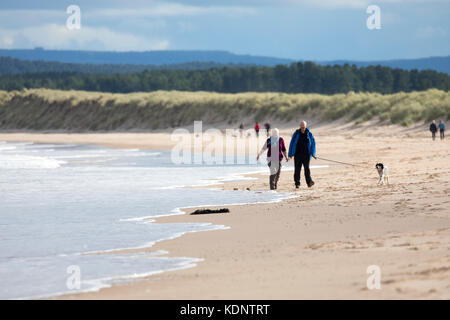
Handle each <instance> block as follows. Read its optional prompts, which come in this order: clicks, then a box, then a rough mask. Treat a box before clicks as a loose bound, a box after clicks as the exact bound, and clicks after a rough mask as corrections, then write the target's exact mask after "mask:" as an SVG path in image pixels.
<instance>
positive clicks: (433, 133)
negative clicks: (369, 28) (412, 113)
mask: <svg viewBox="0 0 450 320" xmlns="http://www.w3.org/2000/svg"><path fill="white" fill-rule="evenodd" d="M430 131H431V138H432V139H433V141H434V139H436V132H437V126H436V120H433V122H432V123H431V124H430Z"/></svg>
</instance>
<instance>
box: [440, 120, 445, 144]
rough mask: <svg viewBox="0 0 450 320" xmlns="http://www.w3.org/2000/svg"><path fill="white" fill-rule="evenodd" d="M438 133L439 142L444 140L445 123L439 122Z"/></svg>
mask: <svg viewBox="0 0 450 320" xmlns="http://www.w3.org/2000/svg"><path fill="white" fill-rule="evenodd" d="M439 133H440V134H441V140H444V138H445V123H444V122H442V120H440V121H439Z"/></svg>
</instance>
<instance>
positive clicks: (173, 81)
mask: <svg viewBox="0 0 450 320" xmlns="http://www.w3.org/2000/svg"><path fill="white" fill-rule="evenodd" d="M25 88H26V89H31V88H47V89H60V90H84V91H99V92H111V93H130V92H151V91H157V90H179V91H213V92H221V93H238V92H284V93H320V94H336V93H347V92H351V91H353V92H377V93H382V94H391V93H397V92H412V91H424V90H428V89H430V88H435V89H439V90H443V91H448V90H449V89H450V75H448V74H446V73H440V72H437V71H433V70H421V71H419V70H416V69H414V70H410V71H408V70H404V69H393V68H390V67H383V66H380V65H378V66H367V67H357V66H356V65H352V66H350V65H348V64H345V65H343V66H341V65H334V66H328V65H326V66H322V65H317V64H314V63H312V62H296V63H292V64H290V65H289V66H287V65H277V66H274V67H256V66H238V67H221V68H211V69H206V70H145V71H143V72H137V73H130V74H117V73H115V74H106V73H101V74H85V73H77V72H40V73H25V74H15V75H3V76H0V90H6V91H11V90H21V89H25Z"/></svg>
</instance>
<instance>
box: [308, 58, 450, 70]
mask: <svg viewBox="0 0 450 320" xmlns="http://www.w3.org/2000/svg"><path fill="white" fill-rule="evenodd" d="M316 63H317V64H321V65H334V64H338V65H343V64H346V63H347V64H349V65H353V64H354V65H356V66H358V67H367V66H376V65H381V66H385V67H391V68H400V69H405V70H413V69H417V70H426V69H431V70H436V71H439V72H445V73H448V74H450V56H447V57H429V58H420V59H398V60H375V61H352V60H335V61H316Z"/></svg>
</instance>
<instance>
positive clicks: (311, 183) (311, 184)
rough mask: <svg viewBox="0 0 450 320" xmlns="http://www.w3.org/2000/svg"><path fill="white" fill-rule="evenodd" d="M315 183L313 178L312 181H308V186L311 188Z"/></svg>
mask: <svg viewBox="0 0 450 320" xmlns="http://www.w3.org/2000/svg"><path fill="white" fill-rule="evenodd" d="M313 185H314V181H312V180H311V182H310V183H308V188H311V187H312V186H313Z"/></svg>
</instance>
